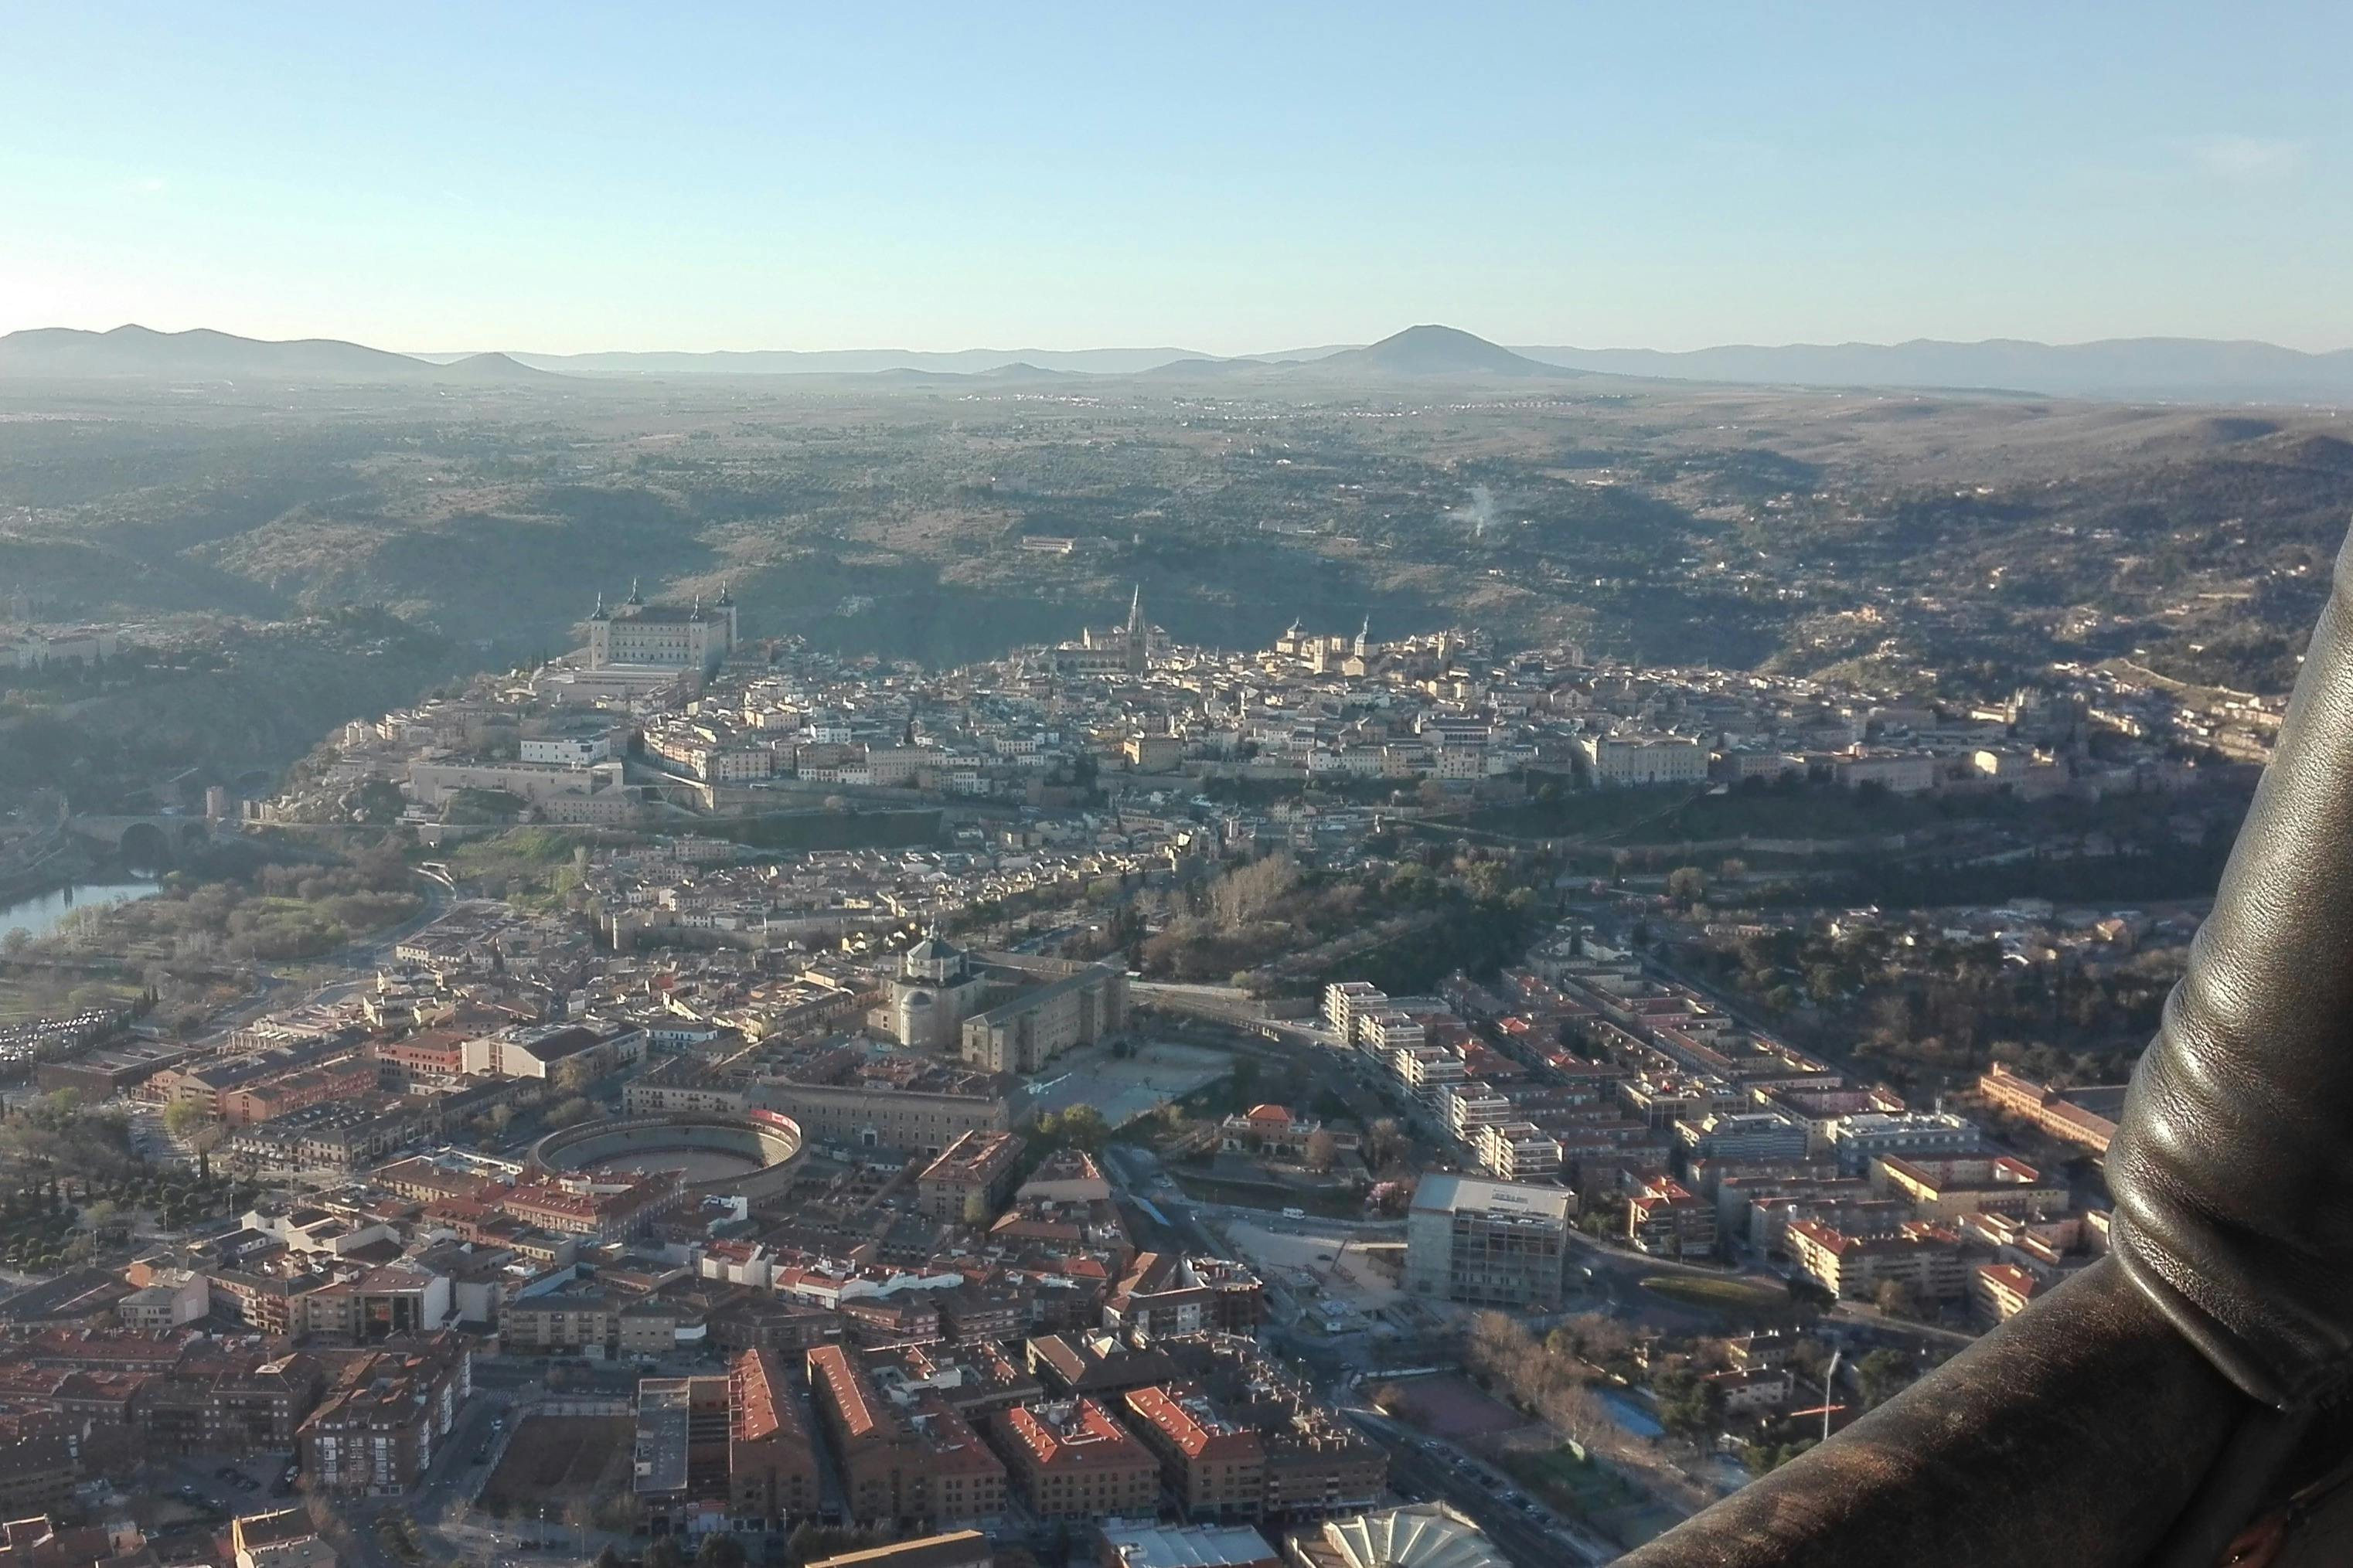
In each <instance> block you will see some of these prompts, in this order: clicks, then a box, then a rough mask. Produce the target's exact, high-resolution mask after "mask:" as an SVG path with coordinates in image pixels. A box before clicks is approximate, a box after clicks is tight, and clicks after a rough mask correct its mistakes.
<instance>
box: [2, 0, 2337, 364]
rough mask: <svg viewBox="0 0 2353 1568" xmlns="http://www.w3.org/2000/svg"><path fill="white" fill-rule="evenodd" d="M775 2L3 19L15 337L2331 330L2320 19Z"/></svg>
mask: <svg viewBox="0 0 2353 1568" xmlns="http://www.w3.org/2000/svg"><path fill="white" fill-rule="evenodd" d="M786 11H787V8H786V7H785V6H782V5H744V6H729V5H638V6H595V5H561V6H558V5H491V4H487V3H483V4H472V5H448V6H434V5H423V4H417V3H416V0H404V3H402V4H399V5H368V6H347V5H293V4H286V5H264V4H260V3H259V0H255V3H243V0H239V3H236V4H231V5H195V6H192V5H174V6H169V7H164V6H156V7H152V8H150V7H144V6H136V5H107V4H103V3H102V0H14V3H12V4H9V5H7V6H6V8H5V12H0V331H5V330H10V329H14V328H17V327H26V326H50V325H65V326H81V327H109V326H113V325H117V324H119V323H121V322H123V321H141V322H144V323H146V324H148V325H150V326H155V327H163V328H183V327H190V326H198V325H204V326H215V327H220V328H225V329H227V330H230V331H240V332H247V333H251V334H255V335H259V336H267V337H290V336H297V335H313V334H316V335H330V336H338V337H350V338H356V339H360V340H363V341H365V342H375V343H378V344H381V345H384V346H386V347H395V348H407V349H451V350H454V349H490V348H511V349H525V350H537V351H542V352H550V353H554V352H565V351H573V350H582V349H600V348H681V349H688V348H695V349H700V348H846V347H902V348H942V349H944V348H959V347H970V346H990V347H1039V348H1079V347H1086V346H1099V345H1109V344H1124V345H1147V344H1148V345H1169V344H1173V345H1179V346H1183V347H1187V348H1194V349H1200V350H1206V351H1209V352H1212V353H1232V352H1247V351H1250V350H1265V349H1274V348H1282V347H1296V346H1303V345H1309V344H1314V343H1320V342H1362V341H1366V340H1368V339H1371V338H1374V337H1378V336H1380V335H1383V334H1385V333H1387V332H1389V331H1395V330H1397V329H1398V328H1399V327H1402V326H1406V325H1409V324H1410V323H1412V322H1416V321H1444V322H1448V323H1451V324H1453V325H1457V326H1461V327H1465V328H1468V329H1470V330H1471V331H1476V332H1480V333H1482V334H1483V335H1485V336H1488V337H1491V338H1495V339H1499V340H1502V341H1504V342H1519V343H1570V344H1577V345H1580V346H1587V347H1599V346H1649V347H1658V348H1690V347H1697V346H1701V345H1704V344H1708V343H1716V342H1788V341H1797V340H1807V341H1823V340H1830V341H1837V340H1845V339H1869V340H1875V341H1887V340H1894V339H1900V338H1905V337H1915V336H1933V337H1950V338H1977V337H1987V336H2020V337H2036V338H2045V339H2053V340H2078V339H2084V338H2094V337H2103V336H2117V335H2126V334H2142V333H2181V334H2195V335H2200V336H2216V337H2226V336H2227V337H2257V338H2266V339H2270V340H2272V341H2274V342H2284V343H2289V344H2293V345H2295V346H2297V347H2301V348H2338V347H2345V346H2348V345H2353V287H2348V279H2347V270H2346V269H2347V264H2348V257H2353V156H2348V115H2349V114H2353V87H2348V80H2353V79H2348V74H2347V61H2348V58H2353V5H2345V4H2343V3H2342V0H2329V3H2326V4H2322V3H2315V4H2309V5H2286V4H2263V3H2262V0H2238V3H2236V4H2229V5H2221V4H2217V5H2163V4H2158V3H2153V0H2142V3H2137V4H2132V5H2097V4H2077V3H2073V0H2068V3H2062V4H2052V3H2051V0H2038V3H2036V4H2032V5H2016V6H2010V5H1993V4H1989V3H1987V0H1968V3H1967V4H1949V5H1886V4H1884V3H1883V0H1876V3H1873V4H1867V5H1853V6H1839V5H1827V4H1823V5H1800V4H1786V5H1784V4H1758V3H1752V0H1742V3H1739V4H1724V5H1703V4H1662V5H1642V4H1637V3H1629V0H1608V3H1606V4H1594V5H1570V4H1567V3H1566V0H1556V3H1552V4H1533V5H1525V6H1481V5H1461V4H1451V3H1450V4H1446V5H1433V4H1430V3H1428V0H1412V3H1409V4H1399V5H1375V4H1371V3H1360V4H1355V5H1334V6H1328V7H1326V6H1311V5H1281V4H1267V3H1263V0H1261V4H1257V5H1234V6H1225V5H1203V4H1198V3H1197V4H1187V5H1181V6H1171V5H1154V6H1148V7H1147V6H1144V5H1125V4H1122V3H1121V0H1093V3H1091V4H1086V5H1072V6H1069V7H1050V6H1046V5H1024V4H1015V5H955V6H946V5H943V6H938V7H930V6H923V5H913V4H902V5H862V6H852V5H801V6H795V7H791V8H790V11H791V12H792V13H793V14H791V15H787V14H786ZM851 12H860V13H870V15H864V16H848V15H847V14H848V13H851Z"/></svg>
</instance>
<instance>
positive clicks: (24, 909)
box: [0, 881, 159, 937]
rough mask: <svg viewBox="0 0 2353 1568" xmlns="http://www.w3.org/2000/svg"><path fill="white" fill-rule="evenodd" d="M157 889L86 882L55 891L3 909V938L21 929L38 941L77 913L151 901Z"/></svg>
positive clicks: (154, 886)
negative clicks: (111, 905)
mask: <svg viewBox="0 0 2353 1568" xmlns="http://www.w3.org/2000/svg"><path fill="white" fill-rule="evenodd" d="M158 885H159V884H157V883H155V882H153V881H133V882H85V883H82V884H81V885H79V886H78V887H66V888H52V889H49V890H48V891H47V892H46V893H37V894H36V895H34V896H33V897H32V898H29V899H20V900H17V901H16V902H15V903H13V904H9V905H6V906H5V907H0V935H5V933H6V932H8V931H11V930H14V929H17V928H22V929H23V930H25V931H30V932H31V933H32V934H33V935H34V936H36V937H44V936H47V935H48V934H49V932H51V931H55V930H57V929H58V922H59V921H63V920H64V919H65V918H66V916H68V915H69V914H71V913H73V911H74V910H79V909H88V908H89V907H90V906H91V905H92V904H120V903H126V902H128V901H129V900H132V899H144V898H148V897H151V896H152V895H153V893H154V892H155V891H156V889H157V887H158Z"/></svg>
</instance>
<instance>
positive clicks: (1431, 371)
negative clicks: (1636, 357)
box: [1299, 326, 1584, 380]
mask: <svg viewBox="0 0 2353 1568" xmlns="http://www.w3.org/2000/svg"><path fill="white" fill-rule="evenodd" d="M1299 374H1313V375H1315V376H1318V377H1324V376H1343V377H1347V378H1349V379H1368V378H1377V379H1383V380H1386V379H1388V378H1391V377H1396V376H1408V377H1419V376H1466V375H1467V376H1497V375H1504V376H1563V375H1580V374H1584V373H1583V372H1581V371H1577V370H1574V369H1570V368H1568V367H1567V366H1563V365H1553V364H1541V363H1537V362H1536V361H1535V360H1532V359H1527V358H1525V357H1524V356H1522V355H1519V354H1515V353H1513V352H1512V351H1511V350H1509V349H1507V348H1504V346H1502V345H1501V344H1499V343H1491V342H1488V341H1487V340H1486V339H1484V338H1482V337H1476V336H1473V335H1472V333H1469V332H1466V331H1461V329H1460V328H1457V327H1438V326H1419V327H1408V328H1407V329H1406V330H1405V331H1401V332H1396V333H1392V334H1391V335H1390V336H1388V337H1386V338H1383V339H1382V340H1381V341H1380V342H1377V343H1371V344H1367V345H1366V347H1364V348H1360V349H1343V350H1341V351H1340V352H1339V353H1335V354H1330V355H1327V356H1325V357H1324V358H1323V359H1320V360H1314V361H1312V362H1310V363H1307V364H1304V365H1302V366H1301V367H1299Z"/></svg>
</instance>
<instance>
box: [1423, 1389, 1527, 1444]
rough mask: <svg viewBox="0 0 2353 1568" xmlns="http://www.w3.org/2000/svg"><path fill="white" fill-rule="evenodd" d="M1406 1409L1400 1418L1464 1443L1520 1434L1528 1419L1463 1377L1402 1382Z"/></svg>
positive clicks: (1430, 1431)
mask: <svg viewBox="0 0 2353 1568" xmlns="http://www.w3.org/2000/svg"><path fill="white" fill-rule="evenodd" d="M1398 1388H1399V1389H1400V1390H1402V1391H1403V1392H1404V1394H1405V1408H1404V1409H1403V1410H1402V1411H1400V1412H1399V1413H1398V1414H1399V1415H1400V1416H1401V1417H1402V1418H1403V1419H1405V1420H1407V1421H1410V1422H1411V1423H1412V1424H1413V1425H1414V1426H1419V1427H1420V1428H1421V1429H1422V1430H1423V1431H1425V1432H1428V1433H1429V1434H1430V1435H1431V1436H1435V1437H1444V1438H1447V1439H1449V1440H1450V1441H1452V1442H1458V1443H1459V1442H1463V1441H1466V1440H1468V1439H1471V1438H1474V1437H1493V1436H1500V1435H1502V1434H1503V1433H1505V1432H1513V1431H1517V1430H1518V1429H1519V1428H1520V1427H1523V1426H1526V1425H1527V1424H1528V1419H1527V1417H1526V1416H1525V1415H1521V1414H1520V1413H1519V1412H1518V1411H1516V1410H1514V1409H1513V1408H1512V1407H1511V1406H1510V1405H1505V1404H1504V1403H1502V1402H1501V1401H1500V1400H1497V1399H1494V1398H1492V1397H1490V1396H1489V1395H1487V1394H1482V1393H1481V1392H1480V1391H1479V1390H1478V1389H1476V1388H1474V1387H1472V1385H1471V1384H1469V1383H1467V1382H1465V1381H1464V1380H1463V1379H1461V1378H1460V1377H1455V1376H1452V1375H1441V1376H1438V1377H1417V1378H1411V1379H1409V1380H1407V1381H1404V1382H1401V1383H1399V1384H1398Z"/></svg>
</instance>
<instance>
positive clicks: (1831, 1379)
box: [1822, 1345, 1846, 1443]
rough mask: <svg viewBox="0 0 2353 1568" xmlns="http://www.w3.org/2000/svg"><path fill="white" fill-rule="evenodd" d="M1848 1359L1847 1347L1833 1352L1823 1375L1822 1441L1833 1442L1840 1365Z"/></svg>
mask: <svg viewBox="0 0 2353 1568" xmlns="http://www.w3.org/2000/svg"><path fill="white" fill-rule="evenodd" d="M1845 1357H1846V1347H1845V1346H1844V1345H1841V1346H1840V1347H1839V1348H1838V1349H1836V1350H1834V1351H1832V1352H1831V1364H1830V1366H1829V1368H1828V1370H1826V1371H1825V1372H1823V1373H1822V1441H1823V1442H1825V1443H1827V1442H1829V1441H1830V1440H1831V1410H1832V1409H1833V1408H1835V1407H1836V1406H1837V1405H1838V1369H1839V1363H1840V1362H1841V1361H1842V1360H1844V1359H1845Z"/></svg>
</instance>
